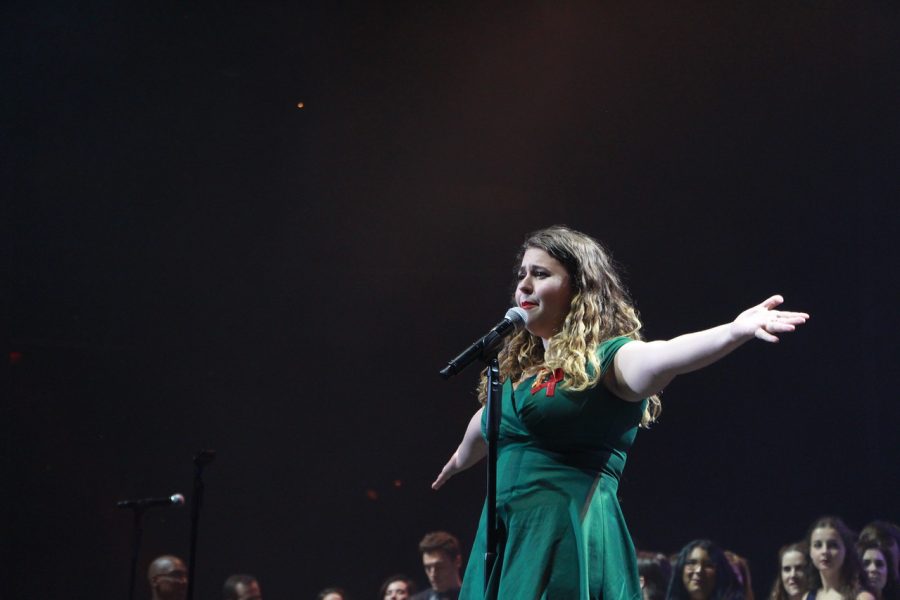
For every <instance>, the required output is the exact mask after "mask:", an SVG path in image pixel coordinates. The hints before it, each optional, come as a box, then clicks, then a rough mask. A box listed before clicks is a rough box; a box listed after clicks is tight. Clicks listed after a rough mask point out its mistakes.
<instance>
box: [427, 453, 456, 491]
mask: <svg viewBox="0 0 900 600" xmlns="http://www.w3.org/2000/svg"><path fill="white" fill-rule="evenodd" d="M454 456H456V455H454ZM453 474H454V468H453V459H452V458H451V459H450V462H448V463H447V464H446V465H444V468H443V469H441V472H440V473H439V474H438V476H437V479H435V480H434V483H432V484H431V489H433V490H439V489H441V487H442V486H443V485H444V484H445V483H447V480H448V479H450V478H451V477H453Z"/></svg>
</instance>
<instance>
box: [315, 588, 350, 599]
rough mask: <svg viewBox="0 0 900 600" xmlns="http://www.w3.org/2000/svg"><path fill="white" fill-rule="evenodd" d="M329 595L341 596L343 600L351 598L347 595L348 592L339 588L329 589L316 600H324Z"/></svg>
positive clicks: (320, 593)
mask: <svg viewBox="0 0 900 600" xmlns="http://www.w3.org/2000/svg"><path fill="white" fill-rule="evenodd" d="M328 594H340V596H341V598H342V600H350V596H348V595H347V592H345V591H344V588H339V587H327V588H325V589H324V590H322V591H321V592H319V595H318V596H316V600H324V598H325V596H327V595H328Z"/></svg>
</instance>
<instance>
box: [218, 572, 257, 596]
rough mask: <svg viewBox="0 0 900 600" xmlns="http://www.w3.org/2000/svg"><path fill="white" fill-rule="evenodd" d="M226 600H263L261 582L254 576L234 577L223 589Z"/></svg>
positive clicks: (230, 578)
mask: <svg viewBox="0 0 900 600" xmlns="http://www.w3.org/2000/svg"><path fill="white" fill-rule="evenodd" d="M222 597H223V598H224V599H225V600H262V591H261V590H260V589H259V582H258V581H257V580H256V577H254V576H253V575H232V576H231V577H229V578H228V579H226V580H225V586H224V587H223V589H222Z"/></svg>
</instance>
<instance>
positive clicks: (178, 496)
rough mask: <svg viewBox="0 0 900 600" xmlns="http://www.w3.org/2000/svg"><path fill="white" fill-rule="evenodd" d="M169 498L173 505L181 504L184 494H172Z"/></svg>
mask: <svg viewBox="0 0 900 600" xmlns="http://www.w3.org/2000/svg"><path fill="white" fill-rule="evenodd" d="M169 500H171V501H172V505H173V506H182V505H183V504H184V496H182V495H181V494H172V495H171V496H169Z"/></svg>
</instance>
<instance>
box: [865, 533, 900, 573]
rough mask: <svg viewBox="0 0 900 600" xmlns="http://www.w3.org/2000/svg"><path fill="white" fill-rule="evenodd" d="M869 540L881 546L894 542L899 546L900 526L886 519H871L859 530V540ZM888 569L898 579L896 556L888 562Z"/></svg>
mask: <svg viewBox="0 0 900 600" xmlns="http://www.w3.org/2000/svg"><path fill="white" fill-rule="evenodd" d="M869 540H875V541H877V542H878V543H879V544H880V545H881V546H882V547H884V548H888V547H890V546H891V545H892V542H893V543H894V544H897V547H898V548H900V527H898V526H897V525H894V524H893V523H889V522H887V521H872V522H871V523H869V524H868V525H866V526H865V527H863V530H862V531H860V532H859V541H860V542H867V541H869ZM890 570H891V572H893V574H894V578H895V579H900V573H898V572H897V557H896V556H895V557H894V561H893V562H892V563H891V564H890Z"/></svg>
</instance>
